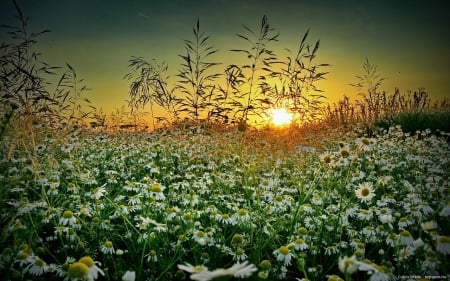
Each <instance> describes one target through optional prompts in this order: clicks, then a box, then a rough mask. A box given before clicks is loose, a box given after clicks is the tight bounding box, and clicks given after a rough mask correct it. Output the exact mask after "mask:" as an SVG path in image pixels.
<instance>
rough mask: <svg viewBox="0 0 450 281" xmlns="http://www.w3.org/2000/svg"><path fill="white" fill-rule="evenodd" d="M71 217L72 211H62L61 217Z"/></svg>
mask: <svg viewBox="0 0 450 281" xmlns="http://www.w3.org/2000/svg"><path fill="white" fill-rule="evenodd" d="M72 217H73V212H72V211H69V210H67V211H64V213H63V218H65V219H70V218H72Z"/></svg>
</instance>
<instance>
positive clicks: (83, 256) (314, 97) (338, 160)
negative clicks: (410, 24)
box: [0, 1, 450, 281]
mask: <svg viewBox="0 0 450 281" xmlns="http://www.w3.org/2000/svg"><path fill="white" fill-rule="evenodd" d="M13 3H14V4H15V6H16V8H17V12H18V19H19V22H20V25H21V27H22V28H12V27H6V29H7V30H9V31H11V30H12V33H11V34H12V35H13V38H12V39H14V40H11V42H9V43H8V44H6V43H3V44H2V45H1V51H2V55H1V57H0V59H1V64H0V65H1V73H0V83H1V84H0V89H1V91H2V92H1V94H2V95H1V99H2V102H3V103H2V104H1V109H2V113H3V115H2V117H1V118H2V119H1V126H0V139H1V142H0V156H1V157H0V186H1V187H2V188H1V189H0V224H1V225H2V226H3V228H2V231H1V233H0V249H1V254H0V272H1V276H2V277H1V278H2V280H28V279H32V280H189V279H193V280H213V279H214V278H215V279H214V280H218V278H224V279H227V278H228V279H231V278H235V279H237V278H248V279H249V280H346V281H349V280H399V279H407V280H410V279H415V278H425V279H429V280H430V279H433V280H446V279H447V278H448V275H449V274H450V272H449V268H450V263H449V261H448V255H449V254H450V228H449V226H450V221H449V220H450V205H449V202H450V198H449V181H448V178H449V176H450V170H449V167H450V165H449V163H448V160H449V157H450V147H449V142H448V139H449V131H448V130H447V129H448V124H449V122H448V116H449V115H448V101H447V100H444V101H442V102H441V103H440V104H439V105H434V104H432V102H431V100H430V99H429V98H428V94H427V93H426V92H425V91H424V90H419V91H418V92H414V93H409V92H408V93H407V94H406V95H404V94H401V93H400V91H399V90H397V91H395V92H394V94H392V95H390V94H387V93H386V92H383V91H381V90H380V85H381V82H382V78H380V77H379V76H378V74H377V72H376V67H374V66H373V65H371V64H370V63H369V61H368V60H367V61H366V63H365V64H364V65H363V70H364V75H362V76H361V77H358V79H359V81H358V83H356V84H355V87H356V88H360V89H361V92H360V97H361V99H360V100H358V101H356V102H351V101H350V99H349V98H347V97H344V98H343V99H342V100H341V101H339V102H338V103H337V104H336V105H335V106H334V107H332V106H329V107H323V106H321V99H322V98H323V96H322V93H321V92H320V90H319V89H316V88H315V82H316V81H319V80H320V79H323V78H324V75H325V74H326V73H324V72H321V71H319V68H321V67H325V66H327V65H315V63H314V58H315V56H316V54H317V50H318V47H319V42H316V43H315V44H313V45H309V44H308V43H307V42H306V39H307V36H308V32H306V33H305V35H304V36H303V37H302V40H301V42H300V45H299V49H298V52H297V53H296V55H291V56H289V57H288V59H287V61H284V62H283V61H282V60H278V59H277V56H276V54H275V53H274V52H273V51H271V48H270V46H271V44H272V43H275V42H278V41H277V40H278V33H277V32H276V31H275V30H274V29H272V28H271V27H270V26H269V24H268V20H267V18H266V17H263V19H262V21H261V25H260V28H259V31H258V32H254V31H253V29H251V28H249V27H244V29H245V30H246V32H248V34H247V33H246V34H245V35H243V34H240V35H238V36H239V37H240V38H241V39H243V40H244V41H245V42H247V43H249V48H248V49H237V50H234V51H235V52H237V53H239V54H244V55H245V56H246V58H247V59H248V61H247V62H244V63H243V64H242V65H237V64H231V65H228V66H226V67H225V70H224V73H222V74H216V73H215V72H214V71H213V70H214V69H216V68H217V67H219V64H218V63H217V62H214V61H213V60H211V61H209V59H211V57H212V56H213V55H214V54H215V53H216V49H215V48H213V47H212V46H211V45H210V44H209V42H210V41H209V40H210V37H209V36H207V35H206V34H205V33H203V31H202V30H201V29H200V22H199V21H197V24H196V26H195V27H194V28H193V33H194V39H193V40H186V41H185V47H186V54H185V55H182V56H181V58H182V60H183V64H182V66H181V68H180V71H179V74H178V76H177V77H178V78H179V81H178V82H177V84H176V85H175V86H172V85H171V84H170V83H169V82H168V81H169V80H168V78H167V76H166V71H167V65H165V64H164V63H158V62H156V61H152V62H150V63H149V62H147V61H146V60H145V59H143V58H137V57H134V58H132V59H131V60H130V68H131V72H130V73H129V74H128V75H127V76H126V78H127V79H129V80H130V81H131V85H130V92H129V93H128V94H129V97H130V100H129V108H130V112H128V111H127V109H125V108H122V109H118V110H117V111H116V112H114V113H113V114H112V116H111V117H110V118H108V117H107V116H106V114H104V113H103V112H102V111H101V110H96V109H95V108H92V107H90V106H91V105H90V102H89V100H87V99H85V91H87V87H86V86H85V85H84V81H83V79H81V78H79V76H78V74H77V73H76V71H75V69H74V68H73V67H72V66H71V65H69V64H67V71H66V72H65V73H63V74H62V76H61V78H60V79H59V83H58V84H57V87H56V90H55V92H54V93H51V92H49V91H48V90H46V88H44V87H43V85H44V84H45V83H44V81H45V79H44V78H43V76H42V75H43V74H44V73H50V70H55V69H56V68H53V67H50V66H48V65H46V64H45V63H42V62H40V61H39V60H37V57H38V55H37V54H35V55H34V54H33V53H29V52H30V50H31V49H29V47H30V46H31V45H33V44H35V43H36V42H37V41H34V40H35V38H36V36H37V35H40V34H42V33H37V34H36V35H28V33H27V31H26V29H25V27H26V26H27V21H26V18H25V17H24V16H23V15H22V13H21V11H20V9H19V7H18V6H17V4H16V2H14V1H13ZM44 33H45V32H44ZM28 54H30V55H31V56H29V55H28ZM207 58H208V60H207ZM278 66H280V67H279V68H278ZM220 79H224V80H225V82H224V83H223V85H222V84H220V83H219V80H220ZM272 82H273V84H272ZM219 85H220V86H219ZM145 106H149V107H150V111H151V118H152V120H153V121H157V120H158V118H159V116H156V115H155V114H154V113H155V112H156V109H157V108H158V107H160V108H163V109H165V110H166V111H167V116H166V117H167V120H168V125H167V126H161V127H160V128H159V129H158V130H153V131H151V132H148V131H147V130H145V126H146V124H145V122H144V121H143V120H144V116H143V115H142V114H141V112H140V111H139V110H138V109H139V108H140V107H145ZM275 106H283V107H288V108H290V109H291V110H292V111H294V112H295V113H297V114H298V116H300V119H299V120H298V121H299V122H297V123H294V124H292V125H291V126H288V127H285V128H273V127H269V126H266V127H264V126H262V127H258V128H255V127H252V126H249V124H248V123H247V122H248V119H249V116H254V115H261V116H263V115H264V111H265V110H266V109H267V108H270V107H275ZM183 114H185V115H184V116H183ZM89 116H90V117H93V120H94V121H95V126H92V127H95V128H92V129H88V128H86V127H84V126H82V122H81V121H85V118H86V117H89ZM163 117H164V116H163ZM166 117H164V118H166ZM184 117H186V119H184ZM319 117H321V118H319ZM91 120H92V119H91ZM94 121H92V122H94ZM300 121H301V122H300ZM80 124H81V125H80ZM91 124H94V123H91ZM155 124H156V123H155ZM107 125H108V126H109V128H106V126H107ZM140 128H142V131H141V132H137V131H140V130H141V129H140ZM130 131H133V133H132V132H130Z"/></svg>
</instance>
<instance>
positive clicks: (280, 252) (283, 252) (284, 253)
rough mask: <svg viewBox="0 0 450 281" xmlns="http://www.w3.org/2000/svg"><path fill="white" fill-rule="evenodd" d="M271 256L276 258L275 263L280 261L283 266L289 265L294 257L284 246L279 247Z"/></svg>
mask: <svg viewBox="0 0 450 281" xmlns="http://www.w3.org/2000/svg"><path fill="white" fill-rule="evenodd" d="M273 255H274V256H275V257H276V258H277V261H282V262H283V263H284V265H285V266H287V265H290V264H291V261H292V258H293V257H294V255H293V254H292V253H291V250H289V248H288V247H286V246H281V247H280V248H278V249H276V250H275V251H273Z"/></svg>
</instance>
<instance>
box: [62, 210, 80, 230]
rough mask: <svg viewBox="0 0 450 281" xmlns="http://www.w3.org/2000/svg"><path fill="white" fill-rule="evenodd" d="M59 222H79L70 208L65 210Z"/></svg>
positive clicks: (70, 223) (67, 223) (72, 224)
mask: <svg viewBox="0 0 450 281" xmlns="http://www.w3.org/2000/svg"><path fill="white" fill-rule="evenodd" d="M59 223H60V224H62V225H68V226H72V227H73V226H75V225H76V224H77V218H76V217H75V216H74V215H73V212H72V211H70V210H66V211H64V213H63V215H62V217H61V218H60V219H59Z"/></svg>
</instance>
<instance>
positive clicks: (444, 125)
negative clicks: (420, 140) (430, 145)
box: [374, 111, 450, 133]
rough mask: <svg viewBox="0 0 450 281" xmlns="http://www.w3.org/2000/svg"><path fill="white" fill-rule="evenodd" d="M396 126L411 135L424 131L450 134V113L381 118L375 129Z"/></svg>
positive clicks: (409, 114)
mask: <svg viewBox="0 0 450 281" xmlns="http://www.w3.org/2000/svg"><path fill="white" fill-rule="evenodd" d="M395 125H400V126H401V127H402V129H403V131H404V132H409V133H415V132H417V131H424V130H431V131H432V132H433V133H436V132H437V131H442V132H450V111H437V112H426V111H419V112H401V113H396V114H394V115H391V116H386V117H384V118H380V119H378V120H376V121H375V122H374V126H375V127H381V128H383V129H388V128H389V127H391V126H395Z"/></svg>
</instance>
